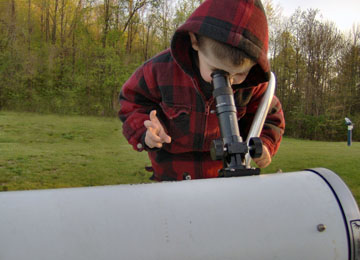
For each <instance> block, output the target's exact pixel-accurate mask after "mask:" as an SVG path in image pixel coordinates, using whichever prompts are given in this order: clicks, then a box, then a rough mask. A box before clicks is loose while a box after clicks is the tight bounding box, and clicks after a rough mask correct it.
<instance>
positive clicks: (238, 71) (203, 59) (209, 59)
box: [189, 32, 255, 85]
mask: <svg viewBox="0 0 360 260" xmlns="http://www.w3.org/2000/svg"><path fill="white" fill-rule="evenodd" d="M189 34H190V38H191V45H192V47H193V49H194V50H196V51H197V52H198V57H199V64H198V65H199V70H200V74H201V77H202V78H203V79H204V80H205V81H206V82H209V83H211V81H212V78H211V74H212V73H213V72H214V71H215V70H223V71H226V72H228V73H229V75H230V76H229V79H230V84H231V85H236V84H241V83H242V82H243V81H244V80H245V79H246V77H247V75H248V74H249V71H250V69H251V68H252V67H253V66H254V65H255V62H253V61H251V60H250V59H245V60H244V62H243V64H241V65H233V64H232V63H231V61H230V60H229V59H228V60H226V59H225V60H224V59H219V58H217V57H216V56H215V55H214V54H213V52H211V50H210V48H209V49H208V50H206V54H205V50H202V49H200V48H199V45H198V42H197V40H196V37H195V35H194V34H193V33H191V32H190V33H189ZM204 48H206V46H205V47H204Z"/></svg>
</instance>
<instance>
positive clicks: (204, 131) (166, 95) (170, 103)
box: [119, 0, 285, 181]
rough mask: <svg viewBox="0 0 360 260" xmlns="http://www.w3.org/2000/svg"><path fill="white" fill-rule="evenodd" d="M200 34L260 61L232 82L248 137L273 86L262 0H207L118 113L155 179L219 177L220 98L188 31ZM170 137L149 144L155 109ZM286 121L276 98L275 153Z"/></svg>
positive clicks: (144, 72)
mask: <svg viewBox="0 0 360 260" xmlns="http://www.w3.org/2000/svg"><path fill="white" fill-rule="evenodd" d="M189 31H191V32H194V33H197V34H201V35H204V36H207V37H210V38H213V39H215V40H217V41H220V42H224V43H227V44H230V45H232V46H235V47H238V48H240V49H241V50H243V51H244V52H245V53H246V54H247V55H248V56H249V57H250V58H252V59H253V60H255V61H257V64H256V65H255V66H254V67H253V68H252V69H251V71H250V73H249V75H248V77H247V78H246V80H245V81H244V82H243V83H241V84H239V85H234V86H232V87H233V89H234V96H235V100H236V106H237V113H238V119H239V127H240V133H241V134H242V135H243V138H244V139H245V136H246V134H247V131H248V130H249V128H250V125H251V122H252V120H253V117H254V113H255V112H256V109H257V107H258V104H259V102H260V101H261V98H262V96H263V93H264V92H265V90H266V88H267V81H268V80H269V75H270V66H269V63H268V60H267V49H268V29H267V22H266V17H265V14H264V9H263V7H262V5H261V2H260V1H258V0H255V1H253V0H252V1H248V0H207V1H205V2H204V3H203V4H201V5H200V6H199V7H198V8H197V9H196V10H195V11H194V13H193V14H192V15H191V16H190V18H189V19H188V20H187V21H186V22H185V23H184V24H183V25H182V26H181V27H180V28H178V29H177V31H176V32H175V34H174V36H173V39H172V42H171V48H170V49H168V50H165V51H163V52H162V53H160V54H158V55H157V56H156V57H154V58H152V59H150V60H149V61H147V62H145V63H144V64H143V65H142V66H141V67H140V68H138V69H137V70H136V72H135V73H134V74H133V75H132V76H131V77H130V79H129V80H128V81H127V82H126V83H125V84H124V86H123V87H122V90H121V94H120V104H121V109H120V111H119V117H120V119H121V120H122V122H123V133H124V136H125V137H126V138H127V139H128V141H129V143H130V144H131V145H132V146H133V148H134V149H135V150H137V151H142V150H144V149H145V150H147V151H148V153H149V157H150V160H151V162H152V167H153V169H154V178H155V179H156V180H159V181H161V180H181V179H183V177H184V175H190V176H191V178H193V179H195V178H211V177H217V176H218V170H219V169H220V168H222V167H223V165H222V161H212V160H211V158H210V152H209V149H210V144H211V142H212V140H214V139H217V138H219V137H220V130H219V125H218V119H217V116H216V113H215V102H214V99H213V98H209V99H208V98H206V97H205V95H204V92H203V91H202V89H204V86H201V85H200V84H202V82H203V81H201V79H200V76H199V74H198V73H197V71H196V69H194V66H193V62H192V57H191V53H192V49H191V44H190V38H189V36H188V32H189ZM154 109H156V110H157V116H158V117H159V119H160V121H161V122H162V123H163V126H164V128H165V129H166V132H167V133H168V135H169V136H170V137H171V140H172V141H171V143H170V144H164V145H163V147H162V148H161V149H148V148H147V147H146V145H145V144H144V137H145V132H146V128H145V126H144V121H145V120H148V119H149V113H150V111H151V110H154ZM284 127H285V122H284V116H283V112H282V108H281V104H280V102H279V100H278V99H277V98H276V97H274V99H273V101H272V105H271V108H270V110H269V114H268V115H267V118H266V121H265V125H264V129H263V131H262V133H261V136H260V137H261V139H262V141H263V143H264V144H265V145H266V146H267V147H268V149H269V151H270V154H271V155H272V156H273V155H274V154H275V153H276V151H277V149H278V148H279V145H280V141H281V137H282V134H283V132H284Z"/></svg>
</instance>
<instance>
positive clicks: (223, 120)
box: [210, 70, 262, 177]
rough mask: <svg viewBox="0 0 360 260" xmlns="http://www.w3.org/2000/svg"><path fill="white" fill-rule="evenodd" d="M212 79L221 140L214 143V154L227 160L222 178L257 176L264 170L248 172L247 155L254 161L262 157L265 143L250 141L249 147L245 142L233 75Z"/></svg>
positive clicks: (218, 72)
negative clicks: (236, 101)
mask: <svg viewBox="0 0 360 260" xmlns="http://www.w3.org/2000/svg"><path fill="white" fill-rule="evenodd" d="M211 77H212V84H213V86H214V91H213V96H214V98H215V101H216V114H217V117H218V119H219V125H220V132H221V139H217V140H214V141H213V142H212V146H211V149H210V154H211V158H212V159H213V160H223V164H224V168H222V169H221V170H220V171H219V177H232V176H248V175H257V174H259V173H260V169H258V168H256V169H254V168H246V166H245V155H246V154H247V153H249V154H250V156H251V157H252V158H258V157H260V156H261V154H262V142H261V140H260V138H257V137H255V138H251V139H250V141H249V146H248V145H247V144H246V142H243V141H242V138H241V136H240V131H239V125H238V119H237V111H236V106H235V99H234V93H233V89H232V88H231V85H230V82H229V74H228V73H227V72H225V71H222V70H216V71H214V72H213V73H212V74H211Z"/></svg>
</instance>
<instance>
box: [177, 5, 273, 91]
mask: <svg viewBox="0 0 360 260" xmlns="http://www.w3.org/2000/svg"><path fill="white" fill-rule="evenodd" d="M224 10H227V14H226V16H225V15H224ZM240 10H241V11H240ZM188 32H193V33H196V34H200V35H203V36H207V37H209V38H212V39H214V40H216V41H219V42H223V43H226V44H229V45H232V46H234V47H236V48H239V49H241V50H242V51H243V52H245V53H246V54H247V55H248V56H249V57H250V58H251V59H252V60H254V61H255V62H257V64H256V65H255V66H254V67H253V68H252V69H251V71H250V73H249V75H248V77H247V78H246V80H245V81H244V82H243V83H242V84H241V87H252V86H257V85H258V84H260V83H263V82H267V81H269V78H270V64H269V62H268V59H267V51H268V24H267V20H266V15H265V11H264V8H263V6H262V4H261V1H260V0H206V1H205V2H204V3H202V4H201V5H200V6H199V7H198V8H197V9H196V10H195V11H194V12H193V14H192V15H191V16H190V17H189V18H188V20H187V21H186V22H185V23H184V24H183V25H182V26H181V27H179V28H178V29H177V30H176V32H175V34H174V36H173V38H172V41H171V53H172V56H173V57H174V59H175V61H176V62H177V63H178V64H179V66H180V67H181V68H182V69H183V70H184V71H185V72H186V73H187V74H189V75H190V76H193V75H192V73H193V72H192V67H191V66H192V65H191V58H190V56H189V55H184V53H189V51H188V52H184V50H189V49H190V48H191V42H190V37H189V35H188Z"/></svg>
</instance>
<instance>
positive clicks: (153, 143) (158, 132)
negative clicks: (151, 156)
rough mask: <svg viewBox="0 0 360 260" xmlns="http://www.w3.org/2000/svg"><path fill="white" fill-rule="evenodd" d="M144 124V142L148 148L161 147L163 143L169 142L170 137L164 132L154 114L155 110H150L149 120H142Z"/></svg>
mask: <svg viewBox="0 0 360 260" xmlns="http://www.w3.org/2000/svg"><path fill="white" fill-rule="evenodd" d="M144 125H145V127H146V128H147V130H146V135H145V144H146V145H147V146H148V147H149V148H154V147H157V148H161V147H162V146H163V143H170V142H171V137H170V136H168V135H167V134H166V133H165V130H164V127H163V126H162V125H161V123H160V121H159V119H158V118H157V116H156V110H152V111H151V112H150V120H146V121H144Z"/></svg>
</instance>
